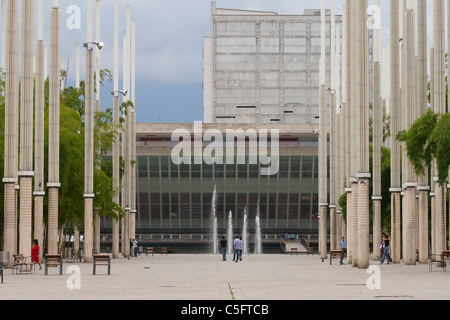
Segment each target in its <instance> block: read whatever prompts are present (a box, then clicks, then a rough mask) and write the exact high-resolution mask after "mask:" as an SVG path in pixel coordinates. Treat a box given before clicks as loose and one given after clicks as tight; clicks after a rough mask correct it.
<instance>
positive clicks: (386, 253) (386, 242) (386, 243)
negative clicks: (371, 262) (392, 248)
mask: <svg viewBox="0 0 450 320" xmlns="http://www.w3.org/2000/svg"><path fill="white" fill-rule="evenodd" d="M390 241H391V239H389V237H388V236H387V235H386V234H385V235H384V239H383V245H384V251H383V257H382V258H381V261H380V264H383V263H384V259H387V264H389V263H390V262H391V256H390V255H389V243H390Z"/></svg>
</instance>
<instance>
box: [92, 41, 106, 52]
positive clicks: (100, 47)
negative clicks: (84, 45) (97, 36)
mask: <svg viewBox="0 0 450 320" xmlns="http://www.w3.org/2000/svg"><path fill="white" fill-rule="evenodd" d="M94 43H95V44H96V45H97V48H98V49H99V50H102V48H103V47H104V46H105V44H104V43H103V42H99V41H95V42H94Z"/></svg>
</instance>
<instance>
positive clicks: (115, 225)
mask: <svg viewBox="0 0 450 320" xmlns="http://www.w3.org/2000/svg"><path fill="white" fill-rule="evenodd" d="M113 82H114V92H113V93H112V94H113V122H114V124H115V125H118V124H119V108H120V106H119V0H115V1H114V76H113ZM119 157H120V145H119V134H118V135H116V137H115V141H114V143H113V146H112V160H113V185H114V190H115V191H116V192H117V194H116V195H115V196H114V199H113V201H114V202H116V203H119V202H120V195H119V193H118V190H119V186H120V181H119V180H120V175H119V167H120V165H119ZM119 239H120V237H119V220H116V219H112V252H113V257H114V258H119V255H120V253H119V243H120V240H119Z"/></svg>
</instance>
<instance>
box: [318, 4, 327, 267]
mask: <svg viewBox="0 0 450 320" xmlns="http://www.w3.org/2000/svg"><path fill="white" fill-rule="evenodd" d="M325 23H326V22H325V0H321V29H320V30H321V31H320V34H321V56H320V65H319V68H320V71H319V73H320V75H319V85H320V88H319V118H320V125H319V217H320V218H319V255H320V258H321V259H326V258H327V253H328V252H327V214H328V193H327V140H328V139H327V135H328V128H327V102H326V92H327V88H326V82H325V81H326V77H325V65H326V64H325V59H326V54H325Z"/></svg>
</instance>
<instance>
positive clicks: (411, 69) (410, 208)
mask: <svg viewBox="0 0 450 320" xmlns="http://www.w3.org/2000/svg"><path fill="white" fill-rule="evenodd" d="M404 22H405V24H404V53H405V54H404V58H405V81H404V82H405V83H404V92H405V108H406V114H404V118H405V124H406V128H409V127H410V126H411V125H412V123H413V121H414V117H415V107H416V105H415V90H416V85H415V79H416V72H415V65H416V61H415V28H414V25H415V19H414V12H413V10H412V9H406V11H405V13H404ZM405 156H406V152H405ZM404 168H405V172H404V174H405V178H406V179H405V183H404V186H405V188H406V191H405V202H404V203H405V206H404V208H403V226H404V234H403V239H404V241H403V244H404V252H403V260H404V263H405V264H407V265H415V264H416V241H415V233H416V217H415V212H416V186H417V182H416V181H415V179H416V178H415V174H414V170H413V167H412V164H411V162H410V161H409V159H407V157H405V167H404Z"/></svg>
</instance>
